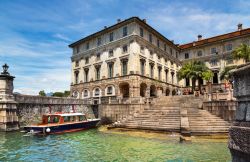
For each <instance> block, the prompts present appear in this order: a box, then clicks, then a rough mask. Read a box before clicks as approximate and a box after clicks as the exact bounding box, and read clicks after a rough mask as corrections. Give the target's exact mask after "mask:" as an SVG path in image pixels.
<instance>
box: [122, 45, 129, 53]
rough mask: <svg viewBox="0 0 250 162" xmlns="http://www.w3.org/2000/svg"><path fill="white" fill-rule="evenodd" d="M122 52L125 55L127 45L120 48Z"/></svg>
mask: <svg viewBox="0 0 250 162" xmlns="http://www.w3.org/2000/svg"><path fill="white" fill-rule="evenodd" d="M122 52H123V53H127V52H128V46H127V45H124V46H123V47H122Z"/></svg>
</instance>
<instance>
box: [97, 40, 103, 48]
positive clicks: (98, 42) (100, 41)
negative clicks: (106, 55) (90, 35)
mask: <svg viewBox="0 0 250 162" xmlns="http://www.w3.org/2000/svg"><path fill="white" fill-rule="evenodd" d="M101 44H102V39H101V38H98V39H97V46H100V45H101Z"/></svg>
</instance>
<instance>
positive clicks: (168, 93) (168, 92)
mask: <svg viewBox="0 0 250 162" xmlns="http://www.w3.org/2000/svg"><path fill="white" fill-rule="evenodd" d="M170 92H171V91H170V89H169V88H166V96H170Z"/></svg>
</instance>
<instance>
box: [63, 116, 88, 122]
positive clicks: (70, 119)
mask: <svg viewBox="0 0 250 162" xmlns="http://www.w3.org/2000/svg"><path fill="white" fill-rule="evenodd" d="M63 120H64V122H78V121H84V120H87V119H86V117H85V115H77V116H64V117H63Z"/></svg>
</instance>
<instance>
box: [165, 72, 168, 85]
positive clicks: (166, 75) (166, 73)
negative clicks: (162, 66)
mask: <svg viewBox="0 0 250 162" xmlns="http://www.w3.org/2000/svg"><path fill="white" fill-rule="evenodd" d="M165 77H166V78H165V79H166V82H168V69H166V70H165Z"/></svg>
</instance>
